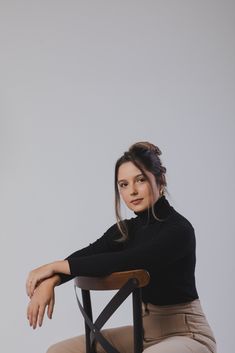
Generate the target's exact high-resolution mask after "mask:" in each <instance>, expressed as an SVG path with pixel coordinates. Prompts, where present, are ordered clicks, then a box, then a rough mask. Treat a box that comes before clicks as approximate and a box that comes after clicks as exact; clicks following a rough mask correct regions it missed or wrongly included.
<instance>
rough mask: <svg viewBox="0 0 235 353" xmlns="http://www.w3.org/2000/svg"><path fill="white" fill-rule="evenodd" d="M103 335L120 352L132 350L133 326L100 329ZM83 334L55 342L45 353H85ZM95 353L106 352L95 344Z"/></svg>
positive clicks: (127, 352)
mask: <svg viewBox="0 0 235 353" xmlns="http://www.w3.org/2000/svg"><path fill="white" fill-rule="evenodd" d="M101 333H102V334H103V336H104V337H105V338H106V339H107V340H108V341H109V342H110V343H111V344H112V345H113V346H114V347H115V348H116V349H117V350H118V351H119V352H120V353H132V352H133V326H120V327H115V328H107V329H103V330H101ZM85 352H86V342H85V335H80V336H76V337H72V338H69V339H66V340H63V341H60V342H57V343H55V344H53V345H52V346H50V347H49V349H48V350H47V353H85ZM96 352H97V353H106V352H105V350H104V349H103V347H102V346H101V345H100V344H99V343H97V344H96Z"/></svg>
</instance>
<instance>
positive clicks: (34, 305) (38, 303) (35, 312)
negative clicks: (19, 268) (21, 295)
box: [27, 275, 59, 329]
mask: <svg viewBox="0 0 235 353" xmlns="http://www.w3.org/2000/svg"><path fill="white" fill-rule="evenodd" d="M58 283H59V276H58V275H55V276H53V277H51V278H48V279H46V280H44V281H43V282H41V283H40V284H39V285H38V287H37V288H36V289H35V291H34V293H33V296H32V297H31V299H30V302H29V304H28V308H27V319H28V320H29V324H30V326H32V327H33V329H35V328H36V327H37V325H38V326H39V327H40V326H42V323H43V318H44V314H45V311H46V308H47V316H48V318H49V319H51V318H52V313H53V309H54V305H55V291H54V288H55V286H56V285H57V284H58Z"/></svg>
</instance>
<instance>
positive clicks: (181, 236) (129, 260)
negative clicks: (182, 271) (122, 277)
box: [68, 223, 196, 276]
mask: <svg viewBox="0 0 235 353" xmlns="http://www.w3.org/2000/svg"><path fill="white" fill-rule="evenodd" d="M145 239H146V240H145V242H144V243H141V244H139V245H137V246H135V247H133V248H126V249H124V250H122V251H117V252H115V253H112V254H111V253H108V252H105V253H102V254H93V255H89V256H85V257H77V256H75V257H72V258H69V259H68V261H69V266H70V271H71V274H72V275H74V276H77V275H84V276H85V275H86V276H105V275H108V274H110V273H112V272H116V271H125V270H134V269H141V268H143V269H148V268H151V267H152V266H153V265H154V266H159V267H162V266H167V265H169V264H172V263H174V262H175V261H177V260H178V259H180V258H182V257H184V256H186V255H187V254H188V253H190V252H191V251H194V250H195V245H196V243H195V234H194V228H193V226H192V225H188V224H184V223H176V224H171V225H164V227H163V229H162V230H160V232H159V233H158V234H156V235H154V237H151V238H150V240H147V239H148V234H146V237H145ZM107 264H108V266H107Z"/></svg>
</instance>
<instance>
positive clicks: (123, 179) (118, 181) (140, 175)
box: [118, 173, 144, 183]
mask: <svg viewBox="0 0 235 353" xmlns="http://www.w3.org/2000/svg"><path fill="white" fill-rule="evenodd" d="M139 176H144V175H143V173H141V174H137V175H136V176H135V177H134V178H137V177H139ZM121 181H126V180H125V179H120V180H118V183H120V182H121Z"/></svg>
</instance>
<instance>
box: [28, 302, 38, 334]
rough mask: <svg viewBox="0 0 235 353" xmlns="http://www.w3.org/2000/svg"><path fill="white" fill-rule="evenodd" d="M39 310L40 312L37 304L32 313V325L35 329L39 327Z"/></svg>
mask: <svg viewBox="0 0 235 353" xmlns="http://www.w3.org/2000/svg"><path fill="white" fill-rule="evenodd" d="M38 312H39V306H38V305H37V306H36V307H35V308H34V310H33V312H32V315H31V325H30V326H33V329H35V328H36V327H37V321H38Z"/></svg>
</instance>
